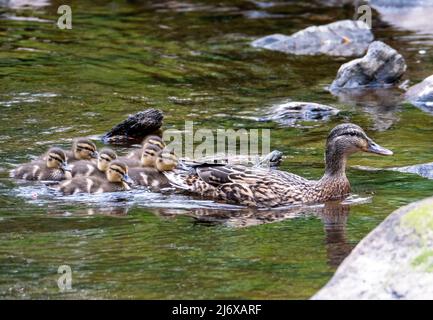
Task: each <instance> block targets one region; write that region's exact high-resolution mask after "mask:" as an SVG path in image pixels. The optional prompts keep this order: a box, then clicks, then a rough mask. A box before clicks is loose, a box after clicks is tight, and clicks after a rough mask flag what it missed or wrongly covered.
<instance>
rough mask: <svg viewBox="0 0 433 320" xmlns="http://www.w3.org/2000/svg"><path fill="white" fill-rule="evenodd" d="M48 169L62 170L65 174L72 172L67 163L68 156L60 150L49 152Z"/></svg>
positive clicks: (52, 149) (55, 149) (54, 149)
mask: <svg viewBox="0 0 433 320" xmlns="http://www.w3.org/2000/svg"><path fill="white" fill-rule="evenodd" d="M47 167H48V168H51V169H60V170H62V171H63V172H65V171H71V169H70V168H69V166H68V162H67V161H66V154H65V152H64V151H63V150H62V149H60V148H51V149H50V150H48V155H47Z"/></svg>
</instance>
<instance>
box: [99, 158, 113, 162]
mask: <svg viewBox="0 0 433 320" xmlns="http://www.w3.org/2000/svg"><path fill="white" fill-rule="evenodd" d="M101 159H102V160H105V161H108V162H110V161H111V159H108V158H104V157H101Z"/></svg>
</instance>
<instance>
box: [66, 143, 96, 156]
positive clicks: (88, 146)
mask: <svg viewBox="0 0 433 320" xmlns="http://www.w3.org/2000/svg"><path fill="white" fill-rule="evenodd" d="M72 150H73V152H74V157H75V159H77V160H90V159H97V158H98V152H97V151H96V145H95V144H94V143H93V142H92V141H90V140H89V139H77V140H75V141H74V144H73V146H72Z"/></svg>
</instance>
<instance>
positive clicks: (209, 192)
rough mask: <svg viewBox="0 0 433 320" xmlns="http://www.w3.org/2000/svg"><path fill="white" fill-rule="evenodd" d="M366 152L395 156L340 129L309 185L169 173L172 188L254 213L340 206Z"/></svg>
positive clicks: (210, 171) (264, 177) (214, 171)
mask: <svg viewBox="0 0 433 320" xmlns="http://www.w3.org/2000/svg"><path fill="white" fill-rule="evenodd" d="M358 151H363V152H370V153H375V154H379V155H385V156H388V155H392V154H393V153H392V151H390V150H388V149H385V148H383V147H381V146H379V145H378V144H377V143H375V142H374V141H373V140H372V139H370V138H369V137H368V136H367V135H366V134H365V132H364V130H362V129H361V128H360V127H359V126H357V125H355V124H351V123H347V124H341V125H338V126H336V127H335V128H334V129H333V130H332V131H331V133H330V134H329V136H328V138H327V142H326V152H325V173H324V175H323V177H322V178H321V179H319V180H307V179H305V178H303V177H300V176H297V175H295V174H292V173H288V172H283V171H279V170H269V169H263V168H248V167H245V166H229V165H226V166H221V165H219V166H202V167H198V168H196V169H195V171H193V172H187V173H182V172H165V175H166V176H167V178H168V179H169V180H170V182H171V183H172V185H173V186H176V187H178V188H180V189H184V190H188V191H190V192H193V193H196V194H199V195H201V196H204V197H209V198H211V199H215V200H220V201H224V202H228V203H234V204H241V205H246V206H251V207H276V206H284V205H296V204H312V203H320V202H326V201H329V200H339V199H343V198H345V197H346V196H347V195H348V194H349V193H350V190H351V188H350V183H349V180H348V179H347V177H346V172H345V170H346V162H347V158H348V156H350V155H351V154H353V153H355V152H358Z"/></svg>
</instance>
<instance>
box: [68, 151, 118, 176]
mask: <svg viewBox="0 0 433 320" xmlns="http://www.w3.org/2000/svg"><path fill="white" fill-rule="evenodd" d="M116 159H117V154H116V152H114V151H113V150H112V149H109V148H104V149H102V150H101V151H100V152H99V153H98V161H97V163H96V164H95V163H93V162H91V161H88V160H80V161H76V162H73V163H72V164H71V165H70V167H71V170H72V172H71V173H72V177H79V176H84V177H89V176H97V177H101V178H104V177H105V173H106V171H107V169H108V167H109V165H110V162H111V161H114V160H116Z"/></svg>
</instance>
